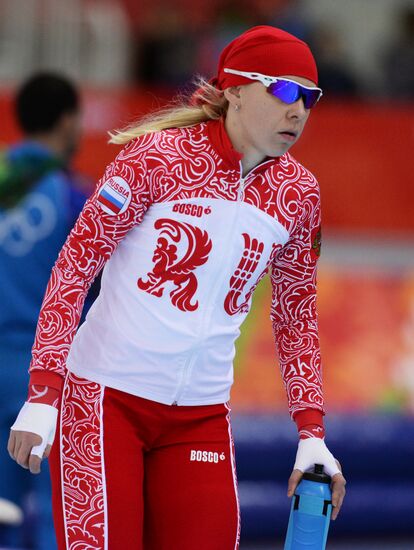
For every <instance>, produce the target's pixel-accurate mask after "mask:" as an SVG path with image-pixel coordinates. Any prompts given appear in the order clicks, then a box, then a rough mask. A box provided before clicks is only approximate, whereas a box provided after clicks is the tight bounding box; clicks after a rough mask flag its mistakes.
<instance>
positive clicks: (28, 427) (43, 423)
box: [11, 402, 58, 458]
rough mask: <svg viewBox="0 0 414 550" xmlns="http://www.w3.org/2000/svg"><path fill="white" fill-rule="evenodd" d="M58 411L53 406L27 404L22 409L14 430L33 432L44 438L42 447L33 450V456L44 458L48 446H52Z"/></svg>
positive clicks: (38, 446) (13, 427)
mask: <svg viewBox="0 0 414 550" xmlns="http://www.w3.org/2000/svg"><path fill="white" fill-rule="evenodd" d="M57 416H58V410H57V409H56V408H55V407H52V406H51V405H44V404H42V403H28V402H26V403H25V404H24V405H23V407H22V408H21V410H20V412H19V414H18V416H17V418H16V421H15V423H14V424H13V426H12V427H11V429H12V430H15V431H22V432H31V433H34V434H36V435H39V436H40V437H41V438H42V442H41V443H40V445H37V446H35V447H33V448H32V450H31V453H30V454H32V455H36V456H38V457H40V458H43V453H44V451H45V449H46V447H47V445H52V443H53V439H54V437H55V431H56V422H57Z"/></svg>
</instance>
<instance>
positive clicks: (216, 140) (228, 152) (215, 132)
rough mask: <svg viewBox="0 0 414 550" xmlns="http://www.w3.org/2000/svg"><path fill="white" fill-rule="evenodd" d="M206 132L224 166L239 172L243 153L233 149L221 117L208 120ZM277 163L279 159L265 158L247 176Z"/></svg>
mask: <svg viewBox="0 0 414 550" xmlns="http://www.w3.org/2000/svg"><path fill="white" fill-rule="evenodd" d="M206 132H207V136H208V139H209V141H210V143H211V145H212V147H213V149H214V150H215V151H216V153H217V154H218V155H219V156H220V158H221V159H222V160H223V162H224V163H225V164H226V166H227V167H228V168H230V169H232V170H237V171H238V172H240V161H241V159H242V158H243V153H239V152H238V151H236V149H235V148H234V147H233V144H232V142H231V140H230V138H229V135H228V133H227V131H226V128H225V126H224V118H223V117H221V118H219V119H218V120H209V121H208V122H207V123H206ZM278 162H279V157H267V158H266V159H265V160H264V161H263V162H261V163H260V164H258V165H257V166H255V167H254V168H252V170H251V171H250V172H249V174H250V173H251V172H255V173H260V172H262V171H264V170H266V169H267V168H270V166H272V165H274V164H275V163H278Z"/></svg>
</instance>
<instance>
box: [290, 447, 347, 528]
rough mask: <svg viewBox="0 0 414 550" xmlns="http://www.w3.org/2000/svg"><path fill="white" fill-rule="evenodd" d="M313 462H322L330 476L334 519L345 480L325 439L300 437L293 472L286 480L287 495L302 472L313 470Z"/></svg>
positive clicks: (338, 510) (300, 477) (293, 488)
mask: <svg viewBox="0 0 414 550" xmlns="http://www.w3.org/2000/svg"><path fill="white" fill-rule="evenodd" d="M315 464H323V466H324V470H325V472H326V473H327V474H328V475H330V476H331V477H332V482H331V490H332V507H333V510H332V516H331V519H332V520H336V518H337V517H338V514H339V512H340V510H341V506H342V503H343V500H344V498H345V493H346V491H345V485H346V480H345V478H344V476H343V475H342V468H341V465H340V463H339V462H338V460H336V459H335V458H334V457H333V455H332V453H331V452H330V451H329V450H328V448H327V447H326V445H325V441H324V440H323V439H319V438H314V437H312V438H308V439H301V440H300V441H299V446H298V452H297V454H296V462H295V465H294V469H293V472H292V474H291V476H290V478H289V482H288V493H287V494H288V496H289V497H291V496H293V494H294V492H295V490H296V487H297V486H298V484H299V482H300V480H301V479H302V476H303V473H304V472H306V471H307V470H313V467H314V465H315Z"/></svg>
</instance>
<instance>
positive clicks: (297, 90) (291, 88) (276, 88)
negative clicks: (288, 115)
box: [267, 80, 321, 109]
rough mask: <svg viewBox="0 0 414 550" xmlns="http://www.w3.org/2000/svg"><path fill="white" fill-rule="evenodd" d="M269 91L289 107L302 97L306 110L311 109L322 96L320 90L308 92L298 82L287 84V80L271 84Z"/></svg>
mask: <svg viewBox="0 0 414 550" xmlns="http://www.w3.org/2000/svg"><path fill="white" fill-rule="evenodd" d="M267 91H268V92H269V93H270V94H272V95H273V96H275V97H277V98H278V99H280V100H281V101H283V103H287V104H288V105H290V104H291V103H295V101H297V100H298V99H299V98H300V97H302V98H303V103H304V105H305V109H311V108H312V107H313V106H314V105H315V104H316V103H317V101H318V99H319V97H320V95H321V93H320V91H319V90H307V89H306V88H303V87H302V86H300V84H296V82H286V81H285V80H278V81H277V82H274V83H273V84H270V86H268V88H267Z"/></svg>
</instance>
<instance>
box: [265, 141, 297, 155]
mask: <svg viewBox="0 0 414 550" xmlns="http://www.w3.org/2000/svg"><path fill="white" fill-rule="evenodd" d="M292 145H293V143H279V144H278V145H276V146H275V147H273V148H272V151H271V152H269V153H268V156H269V157H281V156H282V155H284V154H285V153H287V152H288V151H289V149H290V148H291V147H292Z"/></svg>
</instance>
